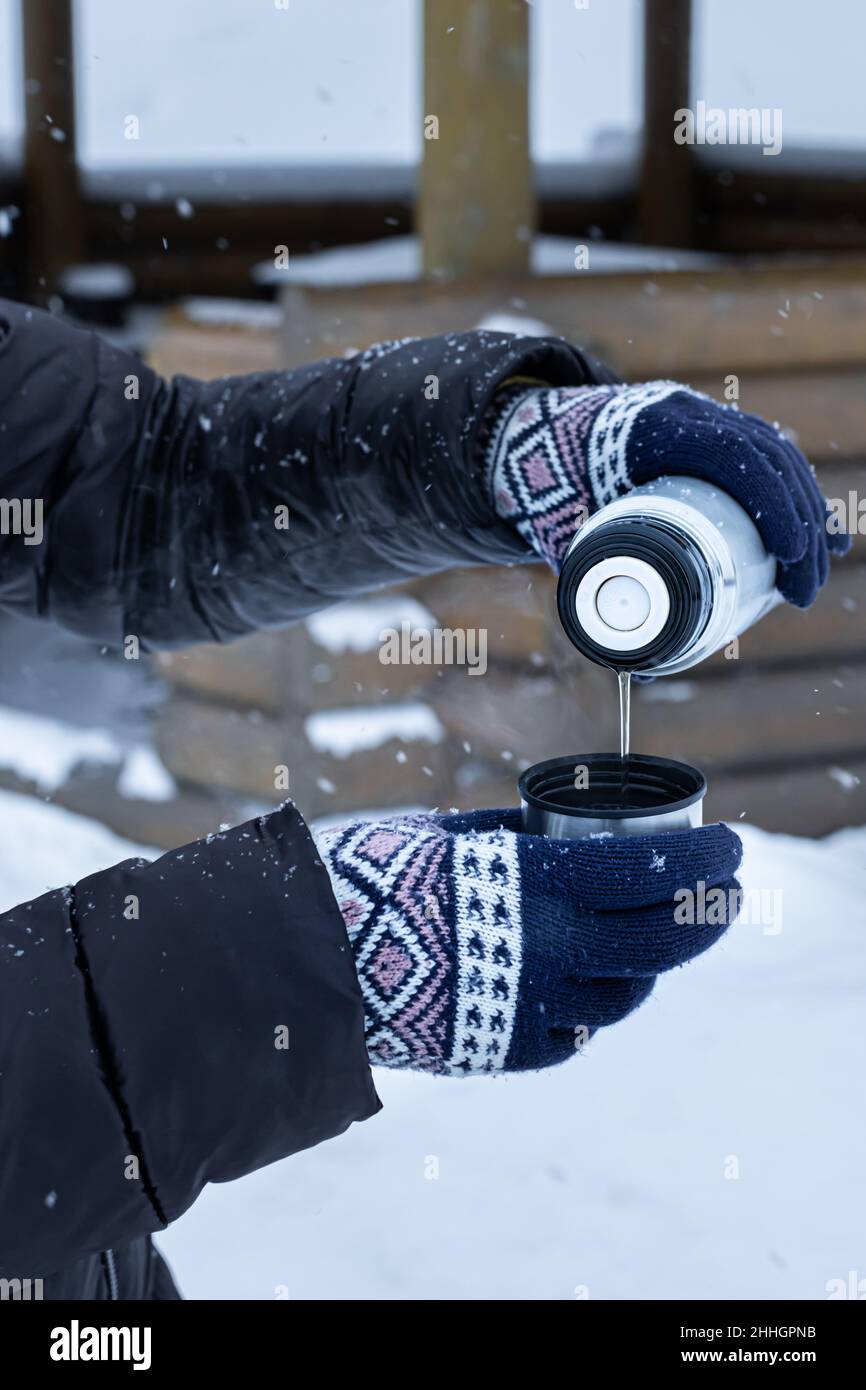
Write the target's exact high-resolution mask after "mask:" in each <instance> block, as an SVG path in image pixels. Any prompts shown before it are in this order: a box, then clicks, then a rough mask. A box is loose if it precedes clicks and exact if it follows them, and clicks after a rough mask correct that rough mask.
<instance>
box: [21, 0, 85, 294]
mask: <svg viewBox="0 0 866 1390" xmlns="http://www.w3.org/2000/svg"><path fill="white" fill-rule="evenodd" d="M21 30H22V35H23V51H24V78H25V82H24V93H25V96H24V103H25V105H24V111H25V115H24V119H25V136H24V216H25V218H26V255H27V270H26V276H27V290H28V293H29V294H30V296H31V297H32V298H35V299H37V300H42V301H44V300H45V299H47V298H48V297H49V295H50V294H51V292H52V290H53V289H54V286H55V284H56V280H57V275H58V273H59V272H60V271H61V270H62V269H63V267H64V266H66V265H71V264H72V263H74V262H75V261H79V260H81V259H82V258H83V257H84V254H85V251H86V241H85V233H84V211H83V208H82V203H81V197H80V193H79V184H78V170H77V167H76V159H75V92H74V70H73V41H72V6H71V3H70V0H21Z"/></svg>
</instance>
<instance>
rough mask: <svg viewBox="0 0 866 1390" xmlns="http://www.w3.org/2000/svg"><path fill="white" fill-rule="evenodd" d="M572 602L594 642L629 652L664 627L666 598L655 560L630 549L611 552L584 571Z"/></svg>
mask: <svg viewBox="0 0 866 1390" xmlns="http://www.w3.org/2000/svg"><path fill="white" fill-rule="evenodd" d="M574 606H575V612H576V615H577V620H578V622H579V623H580V625H581V627H582V628H583V629H584V631H585V632H586V633H587V635H588V636H589V637H591V638H592V640H593V641H594V642H597V643H598V644H599V646H601V647H606V648H607V649H608V650H609V651H616V652H634V651H638V650H639V649H640V648H641V647H645V646H646V645H647V643H648V642H652V641H654V640H655V638H656V637H658V635H659V633H660V632H662V631H663V629H664V626H665V624H666V623H667V620H668V616H669V614H670V611H671V600H670V593H669V591H668V586H667V584H666V583H665V581H664V579H663V578H662V576H661V575H660V574H659V572H658V570H657V569H656V568H655V566H653V565H651V564H648V563H647V561H646V560H640V559H638V558H637V557H636V556H634V555H611V556H610V557H609V558H608V559H606V560H600V561H599V562H598V564H596V565H593V566H592V568H591V569H588V570H587V571H586V573H585V574H584V576H583V578H582V579H581V580H580V583H579V584H578V586H577V590H576V593H575V596H574Z"/></svg>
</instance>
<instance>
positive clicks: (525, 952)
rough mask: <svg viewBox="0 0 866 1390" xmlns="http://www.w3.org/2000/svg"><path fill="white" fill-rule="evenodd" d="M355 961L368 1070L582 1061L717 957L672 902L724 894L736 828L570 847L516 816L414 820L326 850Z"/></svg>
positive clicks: (715, 926)
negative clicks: (686, 970)
mask: <svg viewBox="0 0 866 1390" xmlns="http://www.w3.org/2000/svg"><path fill="white" fill-rule="evenodd" d="M317 844H318V848H319V852H320V854H321V856H322V860H323V863H324V864H325V867H326V868H327V870H328V873H329V874H330V877H331V883H332V886H333V889H334V893H335V896H336V898H337V902H338V904H339V906H340V910H341V912H342V914H343V919H344V921H345V923H346V927H347V930H348V934H349V940H350V942H351V946H352V951H353V953H354V957H355V965H356V967H357V972H358V978H359V981H360V985H361V992H362V994H363V998H364V1011H365V1016H366V1039H367V1050H368V1052H369V1054H370V1059H371V1061H373V1062H377V1063H379V1064H381V1065H383V1066H390V1067H413V1068H416V1069H418V1070H421V1071H428V1072H435V1073H440V1074H446V1075H453V1076H466V1075H469V1074H473V1073H478V1072H496V1071H520V1070H527V1069H535V1068H539V1067H545V1066H549V1065H551V1064H552V1063H555V1062H561V1061H564V1060H565V1059H566V1058H567V1057H570V1056H573V1055H574V1052H575V1050H576V1049H577V1048H578V1047H579V1046H580V1045H581V1043H582V1042H583V1041H585V1040H586V1039H587V1038H588V1037H590V1036H591V1034H592V1033H593V1032H594V1031H595V1030H596V1029H597V1028H602V1027H605V1026H606V1025H609V1024H611V1023H616V1022H617V1021H618V1020H620V1019H621V1018H624V1017H625V1015H626V1014H628V1013H630V1012H631V1010H632V1009H634V1008H636V1007H637V1005H638V1004H640V1003H641V1002H642V1001H643V1000H644V999H645V998H646V997H647V995H648V994H649V992H650V990H651V989H652V986H653V983H654V979H655V976H656V974H657V973H658V972H659V971H661V970H667V969H670V968H672V967H673V966H675V965H680V964H682V963H683V961H685V960H688V959H690V958H691V957H692V956H693V955H696V954H697V953H698V952H699V951H702V950H704V949H706V947H707V946H709V945H710V944H711V943H712V942H713V941H714V940H715V939H716V938H717V937H718V936H719V935H720V934H721V933H722V931H724V929H725V925H726V923H725V922H721V923H719V922H717V921H714V922H713V923H711V924H704V925H701V924H697V925H695V924H681V923H678V922H677V920H676V917H675V904H674V901H673V899H674V893H675V891H676V890H677V889H678V888H681V887H689V886H690V885H691V887H692V889H693V890H694V891H697V890H696V883H697V881H698V880H700V879H703V881H704V883H705V884H713V885H715V884H720V883H725V884H728V885H731V886H733V887H735V886H736V885H735V882H734V880H733V878H732V875H733V873H734V871H735V869H736V866H737V864H738V863H739V855H740V847H739V841H738V839H737V837H736V836H735V835H734V834H733V833H732V832H731V831H730V830H728V829H727V827H726V826H722V825H716V826H707V827H705V828H704V829H702V830H698V831H691V832H687V833H684V834H668V835H664V836H635V837H632V838H629V839H613V838H611V839H610V840H609V841H592V842H590V841H572V842H570V843H559V842H556V841H551V840H546V839H544V838H542V837H540V836H533V835H526V834H522V833H520V813H519V812H517V811H478V812H473V813H471V814H468V815H463V816H457V815H455V816H409V817H404V818H401V819H395V820H385V821H374V822H367V823H364V824H357V825H347V826H343V827H338V828H336V829H332V830H327V831H324V832H322V833H321V834H320V835H319V836H317Z"/></svg>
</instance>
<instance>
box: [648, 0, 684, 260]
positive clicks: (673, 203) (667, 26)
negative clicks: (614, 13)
mask: <svg viewBox="0 0 866 1390" xmlns="http://www.w3.org/2000/svg"><path fill="white" fill-rule="evenodd" d="M691 11H692V6H691V0H644V58H643V61H644V103H643V105H644V117H643V121H644V128H643V159H642V166H641V182H640V196H639V200H638V220H639V223H640V236H641V240H642V241H643V242H645V243H647V244H649V245H652V246H691V245H693V244H694V207H693V201H694V200H693V179H692V172H693V170H692V151H691V148H690V146H688V145H678V144H676V142H675V141H674V112H675V111H677V110H679V109H680V108H681V107H687V106H688V104H689V91H690V83H689V65H690V55H691Z"/></svg>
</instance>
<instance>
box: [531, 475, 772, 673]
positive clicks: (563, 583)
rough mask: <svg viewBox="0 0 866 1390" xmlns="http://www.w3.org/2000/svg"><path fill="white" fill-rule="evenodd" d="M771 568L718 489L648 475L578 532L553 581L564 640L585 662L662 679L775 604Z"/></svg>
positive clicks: (753, 530)
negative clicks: (649, 479) (647, 479)
mask: <svg viewBox="0 0 866 1390" xmlns="http://www.w3.org/2000/svg"><path fill="white" fill-rule="evenodd" d="M775 576H776V562H775V560H774V559H773V558H772V556H769V555H768V554H767V552H766V550H765V549H764V546H763V543H762V541H761V537H760V535H759V534H758V530H757V527H756V526H755V524H754V522H753V521H752V519H751V517H749V516H747V515H746V513H745V512H744V511H743V509H742V507H740V505H739V504H738V503H737V502H735V501H734V500H733V498H731V497H729V496H728V494H727V493H726V492H722V491H720V490H719V488H716V487H713V486H712V485H711V484H710V483H706V482H703V481H701V480H700V479H698V478H658V479H656V480H655V481H654V482H651V483H646V484H644V485H643V486H642V487H637V488H634V489H633V491H631V492H629V493H628V494H627V495H626V496H625V497H620V498H618V499H617V500H616V501H614V502H610V503H608V505H607V506H605V507H602V508H601V509H600V510H599V511H598V512H596V513H595V515H594V516H592V517H590V519H589V520H588V521H587V522H586V523H585V524H584V525H583V526H582V527H581V528H580V530H579V531H578V532H577V534H576V535H575V537H574V540H573V541H572V543H571V545H570V547H569V549H568V552H567V554H566V557H565V561H564V563H563V566H562V570H561V572H560V576H559V586H558V589H557V606H558V609H559V617H560V621H561V623H562V626H563V628H564V630H565V632H566V635H567V636H568V638H569V640H570V641H571V642H572V643H573V644H574V646H575V647H577V649H578V650H579V651H581V652H582V653H583V654H584V655H585V656H587V657H589V658H590V660H592V661H595V662H597V663H599V664H600V665H603V666H610V667H613V668H614V669H615V670H622V671H646V672H652V674H653V675H654V676H665V675H670V674H672V673H674V672H676V671H684V670H686V669H688V667H690V666H695V665H697V663H698V662H699V661H703V660H704V658H705V657H707V656H709V655H710V654H711V653H712V652H714V651H718V650H719V648H720V647H723V646H725V645H726V643H728V642H730V641H731V640H732V639H733V638H734V637H737V636H739V634H740V633H742V632H744V631H745V630H746V628H748V627H751V625H752V623H755V622H757V620H758V619H759V618H761V617H763V615H764V614H765V613H766V612H767V611H768V610H769V609H770V608H772V607H773V606H774V605H775V603H776V602H778V601H779V595H778V593H777V592H776V588H775Z"/></svg>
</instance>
